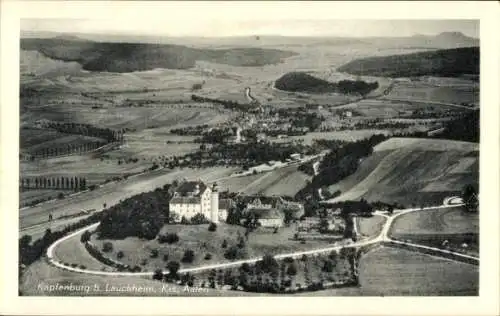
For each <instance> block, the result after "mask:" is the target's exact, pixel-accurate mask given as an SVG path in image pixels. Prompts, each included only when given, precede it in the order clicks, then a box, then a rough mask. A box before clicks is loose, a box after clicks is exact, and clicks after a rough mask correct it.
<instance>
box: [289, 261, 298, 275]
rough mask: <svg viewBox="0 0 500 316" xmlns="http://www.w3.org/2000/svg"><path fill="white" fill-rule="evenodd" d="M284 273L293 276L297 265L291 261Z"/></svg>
mask: <svg viewBox="0 0 500 316" xmlns="http://www.w3.org/2000/svg"><path fill="white" fill-rule="evenodd" d="M286 274H288V275H289V276H294V275H296V274H297V267H296V266H295V264H294V263H292V264H290V265H289V266H288V269H287V270H286Z"/></svg>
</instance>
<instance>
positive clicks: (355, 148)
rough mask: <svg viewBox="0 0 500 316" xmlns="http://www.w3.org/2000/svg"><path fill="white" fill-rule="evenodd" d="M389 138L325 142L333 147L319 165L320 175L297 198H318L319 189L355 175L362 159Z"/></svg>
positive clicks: (376, 137) (374, 136)
mask: <svg viewBox="0 0 500 316" xmlns="http://www.w3.org/2000/svg"><path fill="white" fill-rule="evenodd" d="M388 138H389V136H385V135H373V136H371V137H370V138H367V139H363V140H358V141H356V142H348V143H344V144H339V143H338V142H335V141H333V142H325V143H324V144H330V145H331V148H330V149H331V151H330V152H329V153H328V154H327V155H326V156H325V157H324V159H323V160H322V161H321V163H320V165H319V173H318V174H317V175H316V176H314V177H313V179H312V181H311V182H309V183H308V184H307V185H306V186H305V187H304V188H303V189H301V190H300V191H299V192H298V193H297V194H296V196H295V198H297V199H301V200H304V199H306V198H307V197H310V196H313V197H317V194H318V193H317V191H318V189H319V188H322V187H325V186H330V185H332V184H335V183H337V182H339V181H340V180H342V179H344V178H345V177H347V176H349V175H351V174H353V173H354V172H356V170H357V169H358V166H359V163H360V159H361V158H364V157H367V156H369V155H371V153H372V152H373V147H375V145H377V144H379V143H381V142H383V141H385V140H387V139H388Z"/></svg>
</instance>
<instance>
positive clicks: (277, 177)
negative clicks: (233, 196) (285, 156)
mask: <svg viewBox="0 0 500 316" xmlns="http://www.w3.org/2000/svg"><path fill="white" fill-rule="evenodd" d="M297 168H298V166H297V165H292V166H287V167H284V168H280V169H276V170H273V171H269V172H263V173H259V174H256V175H249V176H244V177H235V178H231V179H227V180H224V181H221V182H220V183H219V187H220V188H221V190H229V191H231V192H242V193H245V194H248V195H252V194H263V195H287V196H294V195H295V194H296V193H297V192H298V191H299V190H300V189H302V188H303V187H304V186H305V185H306V182H307V181H308V180H310V179H311V178H312V177H311V176H309V175H307V174H305V173H303V172H302V171H299V170H298V169H297Z"/></svg>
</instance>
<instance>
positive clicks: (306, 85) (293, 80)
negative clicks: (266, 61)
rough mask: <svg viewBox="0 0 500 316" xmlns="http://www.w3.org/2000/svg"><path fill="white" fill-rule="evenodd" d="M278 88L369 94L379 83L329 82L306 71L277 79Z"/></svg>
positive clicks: (313, 91)
mask: <svg viewBox="0 0 500 316" xmlns="http://www.w3.org/2000/svg"><path fill="white" fill-rule="evenodd" d="M274 86H275V87H276V88H277V89H280V90H284V91H290V92H309V93H331V92H333V93H344V94H353V93H358V94H368V93H369V92H370V91H372V90H375V89H377V88H378V83H377V82H373V83H367V82H364V81H360V80H357V81H352V80H342V81H339V82H329V81H326V80H323V79H319V78H316V77H313V76H311V75H309V74H307V73H305V72H289V73H287V74H285V75H283V76H281V77H280V78H279V79H278V80H276V81H275V83H274Z"/></svg>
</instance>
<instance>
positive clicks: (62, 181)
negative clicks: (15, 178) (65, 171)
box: [19, 176, 87, 191]
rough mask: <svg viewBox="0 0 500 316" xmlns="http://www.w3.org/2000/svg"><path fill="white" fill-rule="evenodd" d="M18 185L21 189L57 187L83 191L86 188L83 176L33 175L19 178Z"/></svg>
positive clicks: (85, 180)
mask: <svg viewBox="0 0 500 316" xmlns="http://www.w3.org/2000/svg"><path fill="white" fill-rule="evenodd" d="M19 186H20V188H21V189H22V190H29V189H58V190H72V191H83V190H86V189H87V179H86V178H83V177H76V176H75V177H35V178H21V179H20V180H19Z"/></svg>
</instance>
